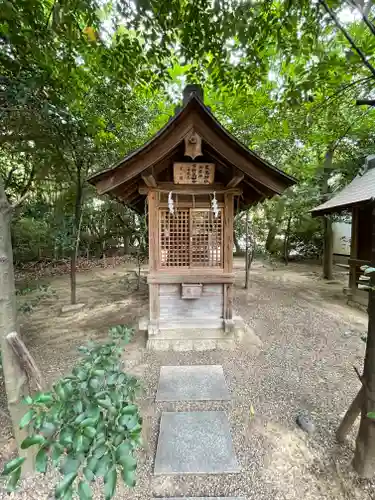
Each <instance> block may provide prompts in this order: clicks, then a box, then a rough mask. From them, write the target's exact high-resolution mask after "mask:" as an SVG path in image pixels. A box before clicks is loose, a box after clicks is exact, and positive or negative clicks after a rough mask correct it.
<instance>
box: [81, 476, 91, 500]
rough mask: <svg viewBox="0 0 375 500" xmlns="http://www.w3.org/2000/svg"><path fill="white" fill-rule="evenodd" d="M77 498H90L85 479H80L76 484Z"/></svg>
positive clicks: (84, 499) (82, 499)
mask: <svg viewBox="0 0 375 500" xmlns="http://www.w3.org/2000/svg"><path fill="white" fill-rule="evenodd" d="M78 496H79V500H91V499H92V492H91V488H90V486H89V484H88V482H87V481H80V483H79V485H78Z"/></svg>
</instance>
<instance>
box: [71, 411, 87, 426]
mask: <svg viewBox="0 0 375 500" xmlns="http://www.w3.org/2000/svg"><path fill="white" fill-rule="evenodd" d="M84 420H87V419H86V415H85V414H84V413H81V414H80V415H78V417H76V419H75V420H74V422H73V423H74V425H79V424H82V422H83V421H84Z"/></svg>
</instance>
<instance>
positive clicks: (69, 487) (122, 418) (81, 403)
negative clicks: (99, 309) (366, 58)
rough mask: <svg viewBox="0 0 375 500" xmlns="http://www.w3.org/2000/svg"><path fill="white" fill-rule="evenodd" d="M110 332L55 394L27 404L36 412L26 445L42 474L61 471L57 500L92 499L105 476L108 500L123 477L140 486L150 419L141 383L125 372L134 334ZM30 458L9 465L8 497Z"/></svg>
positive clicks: (30, 415) (27, 423) (28, 420)
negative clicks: (145, 418) (143, 410)
mask: <svg viewBox="0 0 375 500" xmlns="http://www.w3.org/2000/svg"><path fill="white" fill-rule="evenodd" d="M109 334H110V337H111V338H110V340H109V341H108V342H106V343H104V344H96V343H93V342H90V343H88V344H87V345H86V346H81V347H80V348H79V351H80V353H81V355H82V360H81V361H80V362H79V363H78V364H77V365H76V366H75V368H74V369H73V372H72V374H71V375H68V376H66V377H63V378H62V379H60V380H58V381H57V382H56V384H55V385H54V386H53V388H52V390H51V391H49V392H42V393H38V394H36V395H35V396H34V397H28V398H27V399H26V400H25V402H26V403H27V405H28V406H29V410H28V411H27V413H26V414H25V415H24V417H23V418H22V420H21V422H20V427H21V428H27V430H28V437H27V438H26V439H24V441H23V442H22V445H21V447H22V448H23V449H27V448H29V447H30V446H37V447H38V453H37V455H36V470H37V471H38V472H41V473H45V472H46V471H47V468H48V467H49V466H50V465H52V466H53V467H56V468H58V469H59V470H60V472H61V475H62V478H61V481H60V482H59V483H58V484H57V485H56V487H55V498H56V499H64V500H66V499H71V498H73V495H74V494H76V495H78V497H79V499H80V500H88V499H92V498H93V493H92V490H91V483H92V482H93V481H94V480H95V479H96V478H98V477H103V478H104V497H105V499H106V500H110V499H111V498H112V497H113V496H114V494H115V490H116V484H117V480H118V477H121V478H122V480H123V482H124V483H125V484H126V485H127V486H129V487H133V486H134V485H135V475H136V467H137V461H136V458H135V457H134V451H135V450H136V449H137V448H138V447H140V446H141V445H142V438H141V430H142V419H141V417H140V414H139V410H138V407H137V405H136V404H135V398H136V396H137V394H138V393H139V391H140V384H139V382H138V380H137V379H136V378H135V377H133V376H130V375H127V374H126V373H124V372H123V371H122V369H121V353H122V351H123V347H124V345H125V344H127V343H128V342H129V341H130V340H131V338H132V335H133V330H132V329H131V328H128V327H126V326H123V325H117V326H114V327H112V328H110V329H109ZM24 460H25V459H24V458H23V457H18V458H15V459H13V460H11V461H9V462H8V463H6V464H5V467H4V470H3V475H5V476H6V477H7V489H8V491H13V490H14V489H15V488H16V486H17V483H18V481H19V479H20V477H21V468H22V463H23V462H24Z"/></svg>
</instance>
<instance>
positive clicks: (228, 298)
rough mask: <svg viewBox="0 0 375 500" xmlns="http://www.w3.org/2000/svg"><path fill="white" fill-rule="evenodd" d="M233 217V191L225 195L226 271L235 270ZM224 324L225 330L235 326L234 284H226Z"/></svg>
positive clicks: (224, 244) (224, 242)
mask: <svg viewBox="0 0 375 500" xmlns="http://www.w3.org/2000/svg"><path fill="white" fill-rule="evenodd" d="M233 217H234V196H233V194H232V193H225V195H224V235H223V236H224V241H223V247H224V272H225V273H231V272H232V271H233ZM224 325H225V330H231V329H232V328H233V285H232V284H228V285H224Z"/></svg>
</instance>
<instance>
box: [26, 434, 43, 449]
mask: <svg viewBox="0 0 375 500" xmlns="http://www.w3.org/2000/svg"><path fill="white" fill-rule="evenodd" d="M44 442H45V439H44V437H43V436H40V435H37V436H29V437H27V438H26V439H24V440H23V441H22V443H21V448H22V449H23V450H26V449H27V448H30V446H33V445H34V444H43V443H44Z"/></svg>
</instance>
